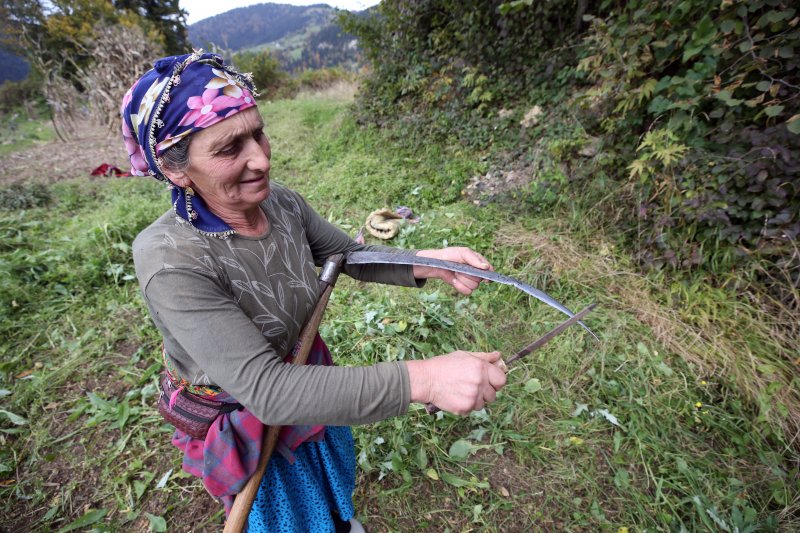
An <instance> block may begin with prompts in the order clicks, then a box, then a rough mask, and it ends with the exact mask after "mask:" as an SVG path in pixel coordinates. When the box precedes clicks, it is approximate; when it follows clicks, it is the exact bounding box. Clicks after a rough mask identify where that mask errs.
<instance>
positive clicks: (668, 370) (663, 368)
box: [656, 361, 674, 377]
mask: <svg viewBox="0 0 800 533" xmlns="http://www.w3.org/2000/svg"><path fill="white" fill-rule="evenodd" d="M656 368H657V369H658V371H659V372H661V373H662V374H664V375H665V376H667V377H670V376H671V375H672V374H674V372H673V371H672V369H671V368H670V367H669V366H667V364H666V363H665V362H663V361H662V362H660V363H658V365H656Z"/></svg>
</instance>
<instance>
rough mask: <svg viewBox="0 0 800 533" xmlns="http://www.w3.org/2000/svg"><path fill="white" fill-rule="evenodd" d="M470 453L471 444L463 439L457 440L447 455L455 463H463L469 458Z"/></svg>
mask: <svg viewBox="0 0 800 533" xmlns="http://www.w3.org/2000/svg"><path fill="white" fill-rule="evenodd" d="M470 451H472V444H470V443H469V442H468V441H466V440H464V439H458V440H457V441H455V442H454V443H453V444H452V445H451V446H450V451H448V452H447V455H449V456H450V458H451V459H455V460H456V461H463V460H464V459H466V458H467V456H469V452H470Z"/></svg>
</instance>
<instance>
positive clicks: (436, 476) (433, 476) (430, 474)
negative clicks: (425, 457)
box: [425, 468, 439, 481]
mask: <svg viewBox="0 0 800 533" xmlns="http://www.w3.org/2000/svg"><path fill="white" fill-rule="evenodd" d="M425 475H426V476H428V477H429V478H431V479H432V480H434V481H439V474H438V473H437V472H436V470H434V469H433V468H429V469H427V470H426V471H425Z"/></svg>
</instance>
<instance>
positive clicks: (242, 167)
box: [165, 107, 272, 219]
mask: <svg viewBox="0 0 800 533" xmlns="http://www.w3.org/2000/svg"><path fill="white" fill-rule="evenodd" d="M271 155H272V154H271V152H270V146H269V140H268V139H267V136H266V134H265V133H264V121H263V119H262V118H261V114H260V113H259V112H258V108H256V107H251V108H249V109H246V110H244V111H241V112H239V113H236V114H235V115H233V116H231V117H229V118H227V119H225V120H223V121H221V122H218V123H216V124H214V125H213V126H209V127H208V128H205V129H203V130H201V131H198V132H197V133H195V134H194V135H193V136H192V141H191V143H190V144H189V166H188V167H187V168H186V169H185V170H183V171H180V172H175V171H165V173H166V174H167V177H169V178H170V180H171V181H172V182H173V183H175V184H176V185H180V186H181V187H186V186H191V187H192V188H193V189H195V192H196V193H197V194H199V195H200V196H201V197H202V198H203V200H205V202H206V204H207V205H208V207H209V208H210V209H211V210H212V211H214V212H215V213H217V214H218V215H221V216H222V218H223V219H225V215H226V214H233V213H239V212H246V211H249V210H251V209H253V208H255V207H256V206H258V204H259V203H260V202H262V201H263V200H264V199H266V197H267V196H268V195H269V168H270V157H271Z"/></svg>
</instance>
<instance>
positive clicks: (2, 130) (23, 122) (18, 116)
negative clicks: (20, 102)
mask: <svg viewBox="0 0 800 533" xmlns="http://www.w3.org/2000/svg"><path fill="white" fill-rule="evenodd" d="M55 137H56V134H55V132H54V131H53V127H52V125H51V124H50V122H49V121H47V120H31V119H28V118H27V117H25V116H23V113H22V112H19V113H14V114H12V115H3V116H0V156H4V155H7V154H10V153H13V152H15V151H17V150H20V149H22V148H25V147H27V146H30V145H32V144H34V143H36V142H42V141H52V140H53V139H55Z"/></svg>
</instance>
